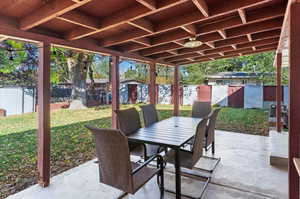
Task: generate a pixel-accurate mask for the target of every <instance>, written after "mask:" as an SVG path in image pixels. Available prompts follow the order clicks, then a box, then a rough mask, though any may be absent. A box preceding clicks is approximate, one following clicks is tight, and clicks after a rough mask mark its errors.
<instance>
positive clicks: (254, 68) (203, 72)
mask: <svg viewBox="0 0 300 199" xmlns="http://www.w3.org/2000/svg"><path fill="white" fill-rule="evenodd" d="M273 62H274V53H273V52H267V53H260V54H254V55H247V56H240V57H235V58H229V59H220V60H215V61H210V62H203V63H197V64H190V65H187V66H184V67H181V69H180V71H181V78H182V83H183V84H201V83H204V82H205V80H206V76H207V75H212V74H215V73H218V72H226V71H231V72H238V71H244V72H255V73H258V74H260V77H259V78H260V80H261V81H262V82H263V83H264V84H266V85H274V84H275V69H276V68H275V67H274V66H273ZM282 76H283V84H287V70H283V74H282Z"/></svg>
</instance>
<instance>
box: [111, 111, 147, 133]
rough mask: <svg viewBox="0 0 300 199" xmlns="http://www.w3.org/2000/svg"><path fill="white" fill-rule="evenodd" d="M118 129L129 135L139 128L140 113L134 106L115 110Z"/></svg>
mask: <svg viewBox="0 0 300 199" xmlns="http://www.w3.org/2000/svg"><path fill="white" fill-rule="evenodd" d="M116 114H117V120H118V124H119V129H120V130H121V131H122V132H123V133H124V134H125V135H130V134H131V133H134V132H135V131H137V130H138V129H140V128H141V127H142V126H141V121H140V115H139V113H138V112H137V110H136V109H135V108H129V109H125V110H118V111H116Z"/></svg>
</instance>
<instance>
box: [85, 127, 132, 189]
mask: <svg viewBox="0 0 300 199" xmlns="http://www.w3.org/2000/svg"><path fill="white" fill-rule="evenodd" d="M87 128H88V129H89V130H90V131H91V132H92V133H93V135H94V137H95V142H96V154H97V157H98V162H99V163H98V164H99V172H100V182H101V183H104V184H107V185H110V186H112V187H115V188H117V189H120V190H122V191H124V192H130V191H132V189H133V179H132V176H131V172H132V167H131V163H130V156H129V147H128V140H127V137H126V136H125V135H124V134H123V133H121V132H120V131H119V130H116V129H98V128H94V127H87Z"/></svg>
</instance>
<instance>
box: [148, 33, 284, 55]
mask: <svg viewBox="0 0 300 199" xmlns="http://www.w3.org/2000/svg"><path fill="white" fill-rule="evenodd" d="M253 35H254V36H255V40H253V41H254V42H256V41H259V40H265V39H274V38H278V37H279V35H280V31H279V30H275V31H267V32H260V33H256V34H253ZM259 43H260V42H259ZM259 43H258V44H259ZM238 44H241V46H240V48H243V47H244V45H246V46H248V47H249V41H248V39H247V37H246V36H240V37H234V38H229V39H224V40H220V41H216V42H215V48H216V49H219V48H222V47H226V46H231V47H232V48H233V49H237V45H238ZM250 46H251V45H250ZM209 49H210V47H209V46H207V45H202V46H200V47H197V48H194V49H190V48H182V49H178V50H177V52H178V55H183V54H188V53H193V52H195V51H197V52H198V51H199V52H202V51H205V50H209ZM151 57H153V58H154V57H155V56H151ZM170 57H174V56H173V55H164V56H163V55H161V58H170Z"/></svg>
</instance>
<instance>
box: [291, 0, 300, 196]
mask: <svg viewBox="0 0 300 199" xmlns="http://www.w3.org/2000/svg"><path fill="white" fill-rule="evenodd" d="M299 19H300V3H292V4H291V7H290V16H289V26H290V33H289V36H290V37H289V39H290V41H289V44H290V49H289V59H290V60H289V64H290V70H289V199H299V198H300V197H299V194H300V192H299V186H300V184H299V175H298V173H297V170H296V167H295V165H294V163H293V158H299V157H300V122H299V121H300V103H299V102H300V86H299V84H300V79H299V75H300V67H299V66H300V56H299V55H300V46H299V44H300V26H299Z"/></svg>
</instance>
